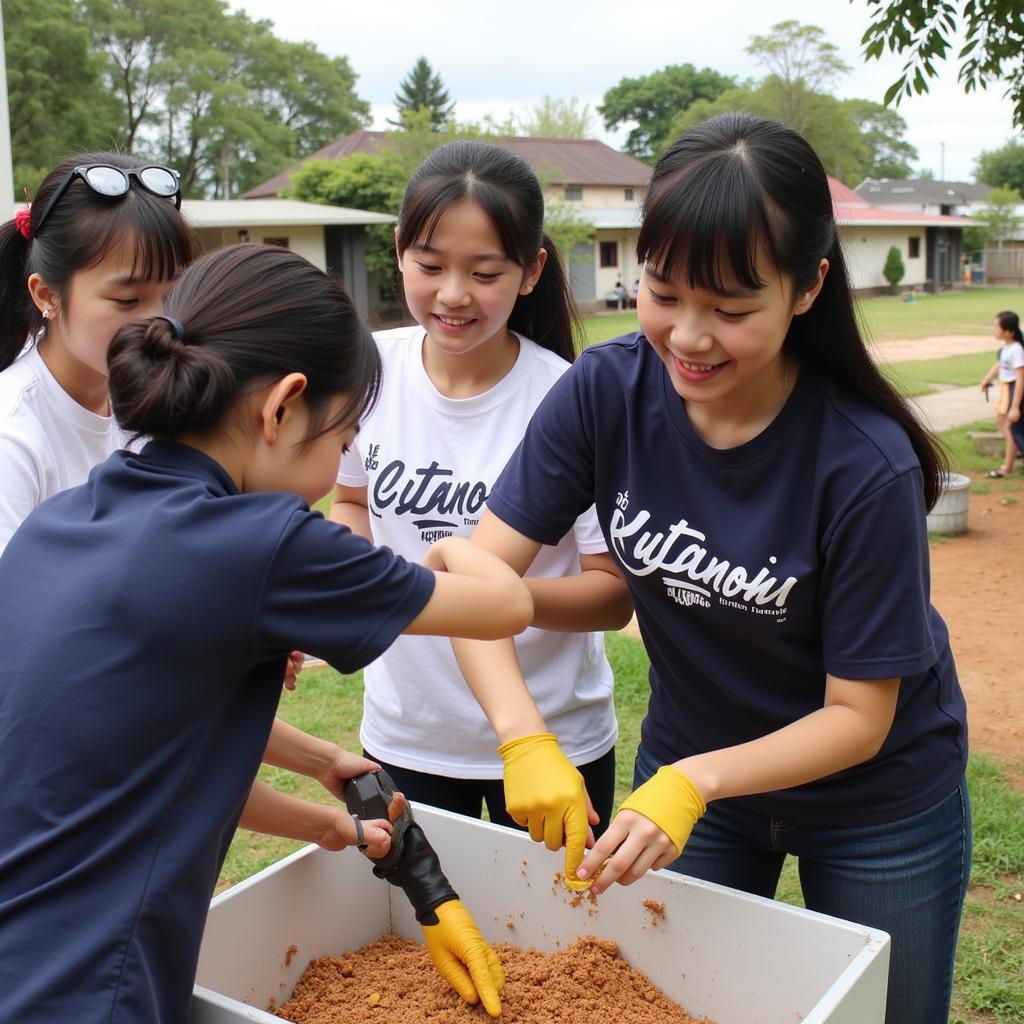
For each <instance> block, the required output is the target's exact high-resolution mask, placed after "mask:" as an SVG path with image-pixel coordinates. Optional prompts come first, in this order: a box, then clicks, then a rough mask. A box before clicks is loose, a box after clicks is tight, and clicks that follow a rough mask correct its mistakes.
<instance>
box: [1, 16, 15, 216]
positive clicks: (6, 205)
mask: <svg viewBox="0 0 1024 1024" xmlns="http://www.w3.org/2000/svg"><path fill="white" fill-rule="evenodd" d="M13 216H14V169H13V166H12V163H11V114H10V110H9V109H8V106H7V54H6V50H5V48H4V19H3V6H2V4H0V223H2V222H4V221H8V220H10V219H11V217H13Z"/></svg>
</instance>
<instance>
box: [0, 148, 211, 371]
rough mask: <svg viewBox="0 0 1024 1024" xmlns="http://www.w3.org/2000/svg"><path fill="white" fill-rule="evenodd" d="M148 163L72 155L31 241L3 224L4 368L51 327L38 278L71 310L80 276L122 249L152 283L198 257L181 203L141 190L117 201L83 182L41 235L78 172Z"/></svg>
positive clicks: (57, 174)
mask: <svg viewBox="0 0 1024 1024" xmlns="http://www.w3.org/2000/svg"><path fill="white" fill-rule="evenodd" d="M147 162H148V161H145V160H140V159H138V158H136V157H130V156H122V155H121V154H118V153H78V154H76V155H74V156H69V157H66V158H65V159H64V160H62V161H61V162H60V163H59V164H58V165H57V166H56V167H55V168H54V169H53V170H52V171H50V173H49V174H48V175H47V176H46V178H45V179H44V180H43V183H42V185H40V186H39V189H38V191H37V192H36V194H35V196H34V197H33V200H32V206H31V209H30V217H29V228H28V237H27V238H26V237H25V235H24V234H23V233H22V231H21V230H20V229H19V227H18V224H17V223H16V221H14V220H9V221H7V223H6V224H2V225H0V370H2V369H4V367H7V366H10V364H11V363H13V362H14V360H15V359H16V358H17V357H18V354H19V353H20V352H21V350H22V349H23V348H24V346H25V342H26V341H27V340H28V339H29V337H31V336H32V335H34V334H35V333H36V332H37V331H38V330H39V329H40V327H42V326H43V319H42V316H41V314H40V313H39V310H38V309H37V308H36V306H35V304H34V303H33V302H32V299H31V296H30V295H29V293H28V288H27V287H26V282H27V281H28V278H29V277H30V276H31V275H32V274H36V273H37V274H39V275H40V277H42V279H43V280H44V281H45V282H46V283H47V284H48V285H50V287H51V288H53V289H55V291H56V292H57V295H58V296H59V298H60V308H61V309H62V310H63V309H65V308H66V305H67V297H68V292H69V290H70V287H71V279H72V277H73V276H74V275H75V274H76V273H77V272H78V271H80V270H86V269H88V268H89V267H93V266H95V265H96V264H97V263H100V262H101V261H102V260H103V259H104V258H105V257H106V256H107V254H108V253H110V252H111V251H112V250H113V249H115V248H117V247H121V246H124V247H126V249H127V251H128V252H130V253H131V254H132V276H133V277H134V278H138V279H140V280H145V281H168V280H170V279H171V278H174V277H176V276H177V274H178V273H179V271H180V270H181V269H182V267H184V266H186V265H187V264H188V263H189V262H191V260H192V259H193V258H194V256H195V254H196V238H195V234H194V232H193V231H192V229H191V228H190V227H189V226H188V224H187V223H186V222H185V219H184V218H183V217H182V215H181V213H180V212H179V211H178V210H177V209H176V207H175V205H174V203H173V202H171V201H170V200H168V199H165V198H163V197H162V196H157V195H153V194H152V193H151V192H147V191H146V189H144V188H138V187H136V186H133V187H131V188H129V190H128V192H127V194H126V195H124V196H118V197H116V198H111V197H110V196H103V195H99V194H98V193H96V192H94V191H93V190H92V189H91V188H90V187H89V186H88V185H86V184H85V182H84V181H82V180H81V179H78V180H75V181H73V182H72V183H71V185H70V187H69V188H68V190H67V191H66V192H65V193H64V195H63V196H61V198H60V200H59V201H58V202H57V205H56V206H55V207H54V208H53V209H52V210H51V211H50V215H49V217H47V220H46V224H45V227H44V228H43V230H42V231H41V232H39V235H38V236H37V235H36V231H37V229H38V226H39V219H40V217H41V216H42V213H43V211H44V210H45V209H46V207H47V205H48V203H49V200H50V198H51V197H52V196H53V194H54V192H56V190H57V189H58V188H60V186H61V185H62V184H63V183H64V180H65V178H66V177H67V176H68V174H70V173H71V171H72V170H73V169H74V168H75V167H78V166H79V165H82V164H109V165H111V166H113V167H121V168H123V169H125V170H128V169H131V168H140V167H145V166H146V164H147Z"/></svg>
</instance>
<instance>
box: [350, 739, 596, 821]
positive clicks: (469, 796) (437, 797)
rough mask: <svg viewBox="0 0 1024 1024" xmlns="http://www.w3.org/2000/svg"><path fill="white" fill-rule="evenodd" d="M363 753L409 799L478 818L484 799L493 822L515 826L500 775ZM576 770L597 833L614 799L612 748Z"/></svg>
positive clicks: (365, 751)
mask: <svg viewBox="0 0 1024 1024" xmlns="http://www.w3.org/2000/svg"><path fill="white" fill-rule="evenodd" d="M363 755H364V756H365V757H368V758H370V760H371V761H376V762H377V763H378V764H379V765H380V766H381V767H382V768H383V769H384V770H385V771H386V772H387V773H388V775H390V776H391V778H393V779H394V780H395V785H396V786H397V787H398V788H399V789H400V790H401V791H402V792H403V793H404V794H405V795H406V796H407V797H408V798H409V799H410V800H415V801H416V802H417V803H421V804H430V806H431V807H440V808H441V809H442V810H445V811H452V812H454V813H455V814H465V815H467V816H468V817H470V818H479V817H480V816H481V814H482V811H483V805H484V804H485V803H486V804H487V815H488V817H489V818H490V819H491V821H493V822H494V824H495V825H507V826H508V827H509V828H518V827H519V826H518V825H517V824H516V823H515V822H514V821H513V820H512V819H511V818H510V817H509V815H508V811H506V810H505V789H504V785H503V783H502V781H501V779H450V778H449V777H448V776H447V775H430V774H428V773H427V772H416V771H413V770H412V769H410V768H399V767H398V766H397V765H393V764H389V763H388V762H387V761H385V760H383V759H382V758H379V757H377V756H376V755H375V754H373V753H371V752H370V751H369V750H364V751H363ZM579 770H580V774H581V775H582V776H583V780H584V782H586V784H587V793H588V794H589V795H590V799H591V801H592V802H593V804H594V810H595V811H597V813H598V814H599V815H600V816H601V821H600V822H599V823H598V824H597V825H595V826H594V835H595V837H596V836H600V835H601V833H602V832H604V830H605V829H606V828H607V827H608V819H609V818H610V817H611V813H612V801H613V800H614V799H615V748H614V747H612V749H611V750H609V751H608V753H607V754H605V755H604V756H602V757H599V758H598V759H597V760H596V761H591V762H590V764H581V765H580V766H579Z"/></svg>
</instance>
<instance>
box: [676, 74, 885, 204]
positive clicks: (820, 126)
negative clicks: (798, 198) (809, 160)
mask: <svg viewBox="0 0 1024 1024" xmlns="http://www.w3.org/2000/svg"><path fill="white" fill-rule="evenodd" d="M804 108H805V114H806V120H807V124H806V127H805V129H804V132H803V135H804V137H805V138H806V139H807V141H808V142H809V143H810V144H811V146H812V147H813V148H814V151H815V152H816V153H817V154H818V157H819V158H820V160H821V162H822V164H823V165H824V167H825V170H826V171H827V172H828V173H829V174H831V175H832V176H833V177H834V178H838V179H839V180H840V181H845V182H848V183H851V184H856V183H857V182H859V181H861V180H863V178H865V177H866V172H867V168H868V167H869V166H870V152H869V147H868V145H867V143H866V142H865V140H864V138H863V137H862V136H861V133H860V131H859V130H858V128H857V125H856V123H855V122H854V121H853V120H852V119H851V118H850V117H849V116H848V115H847V113H846V111H845V110H844V107H843V101H840V100H837V99H835V98H833V97H832V96H825V95H822V94H820V93H810V94H809V95H808V96H807V97H806V98H805V100H804ZM739 110H742V111H747V112H748V113H751V114H758V115H760V116H761V117H768V118H772V119H773V120H776V121H785V116H784V114H785V96H784V95H783V92H782V90H781V89H780V88H779V84H778V79H777V78H775V76H774V75H772V76H769V77H768V78H766V79H765V80H764V81H763V82H762V83H761V84H759V85H754V86H747V87H738V88H735V89H729V90H727V91H726V92H724V93H722V95H721V96H719V97H718V99H716V100H713V101H710V102H709V101H707V100H698V101H697V102H696V103H694V104H693V105H692V106H691V107H690V108H689V109H688V110H686V111H684V112H683V113H682V114H680V115H679V117H678V118H677V119H676V121H675V122H674V124H673V133H674V134H682V132H684V131H686V129H688V128H691V127H693V126H694V125H696V124H699V123H700V122H701V121H704V120H707V118H709V117H714V116H715V115H716V114H723V113H728V112H730V111H739Z"/></svg>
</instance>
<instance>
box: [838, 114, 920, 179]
mask: <svg viewBox="0 0 1024 1024" xmlns="http://www.w3.org/2000/svg"><path fill="white" fill-rule="evenodd" d="M841 106H842V109H843V111H844V114H845V116H846V117H847V118H849V119H850V120H851V121H852V122H853V123H854V124H856V126H857V129H858V130H859V131H860V135H861V139H862V140H863V141H864V144H865V146H866V147H867V165H866V166H865V167H864V169H863V173H862V174H861V177H860V179H859V180H863V178H865V177H871V178H896V179H899V178H909V177H910V176H911V174H912V173H913V171H912V168H911V161H913V160H916V159H917V150H916V149H915V148H914V147H913V146H912V145H911V144H910V143H909V142H908V141H907V139H906V134H907V122H906V121H904V120H903V118H902V117H900V115H899V114H897V113H896V111H895V110H890V109H889V108H887V107H883V106H882V105H881V104H880V103H875V102H873V101H872V100H861V99H850V100H842V101H841ZM849 181H850V184H853V183H854V182H853V179H852V178H851V179H849Z"/></svg>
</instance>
